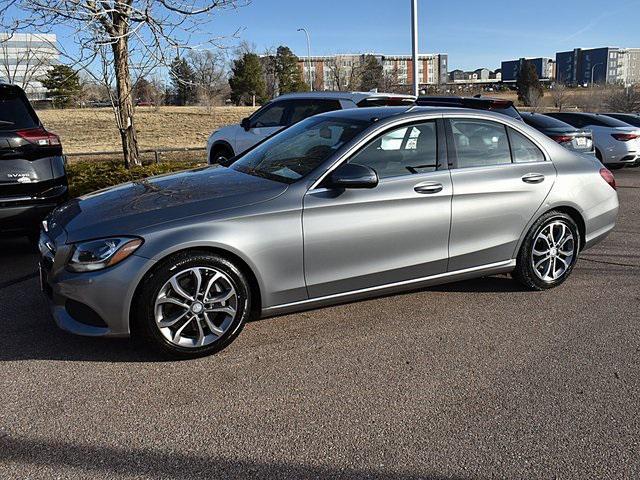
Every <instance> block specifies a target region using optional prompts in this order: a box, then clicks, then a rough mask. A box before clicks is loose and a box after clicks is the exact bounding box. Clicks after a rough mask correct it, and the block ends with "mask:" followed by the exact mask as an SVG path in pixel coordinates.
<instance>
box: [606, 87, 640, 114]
mask: <svg viewBox="0 0 640 480" xmlns="http://www.w3.org/2000/svg"><path fill="white" fill-rule="evenodd" d="M604 103H605V105H606V106H607V108H608V109H609V110H611V111H614V112H625V113H632V112H638V111H640V88H638V87H626V88H614V89H612V90H610V91H609V92H607V94H606V95H605V99H604Z"/></svg>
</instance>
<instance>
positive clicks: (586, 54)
mask: <svg viewBox="0 0 640 480" xmlns="http://www.w3.org/2000/svg"><path fill="white" fill-rule="evenodd" d="M621 56H622V53H621V49H620V48H618V47H601V48H588V49H582V48H575V49H573V50H570V51H567V52H558V53H556V64H557V73H556V76H557V81H558V82H561V83H566V84H568V85H585V84H592V83H594V84H605V83H610V84H613V83H624V78H623V68H622V67H623V62H622V58H621Z"/></svg>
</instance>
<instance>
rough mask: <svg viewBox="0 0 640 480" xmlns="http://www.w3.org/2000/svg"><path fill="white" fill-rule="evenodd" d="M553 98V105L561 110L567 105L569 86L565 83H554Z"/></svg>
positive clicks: (552, 87)
mask: <svg viewBox="0 0 640 480" xmlns="http://www.w3.org/2000/svg"><path fill="white" fill-rule="evenodd" d="M551 99H552V100H553V105H554V106H555V107H556V108H557V109H558V111H559V112H561V111H562V107H564V106H565V104H566V103H567V100H568V99H569V92H568V91H567V86H566V85H565V84H564V83H554V84H553V85H552V86H551Z"/></svg>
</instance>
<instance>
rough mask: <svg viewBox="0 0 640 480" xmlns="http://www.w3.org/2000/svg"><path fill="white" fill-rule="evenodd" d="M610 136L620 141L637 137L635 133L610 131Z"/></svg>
mask: <svg viewBox="0 0 640 480" xmlns="http://www.w3.org/2000/svg"><path fill="white" fill-rule="evenodd" d="M611 136H612V137H613V138H615V139H616V140H620V141H621V142H628V141H629V140H635V139H636V138H638V137H639V135H636V134H635V133H612V134H611Z"/></svg>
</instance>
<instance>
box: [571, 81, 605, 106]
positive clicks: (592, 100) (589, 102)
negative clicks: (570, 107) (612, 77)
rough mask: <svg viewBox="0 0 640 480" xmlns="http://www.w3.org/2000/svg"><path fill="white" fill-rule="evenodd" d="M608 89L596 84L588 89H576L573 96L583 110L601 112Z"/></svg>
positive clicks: (574, 101)
mask: <svg viewBox="0 0 640 480" xmlns="http://www.w3.org/2000/svg"><path fill="white" fill-rule="evenodd" d="M605 96H606V91H605V89H604V88H602V87H599V86H596V87H591V88H588V89H584V90H580V91H576V93H575V95H574V96H573V103H575V105H576V107H578V108H579V109H580V110H582V111H583V112H599V111H601V110H602V107H603V106H604V103H605V102H604V100H605Z"/></svg>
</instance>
